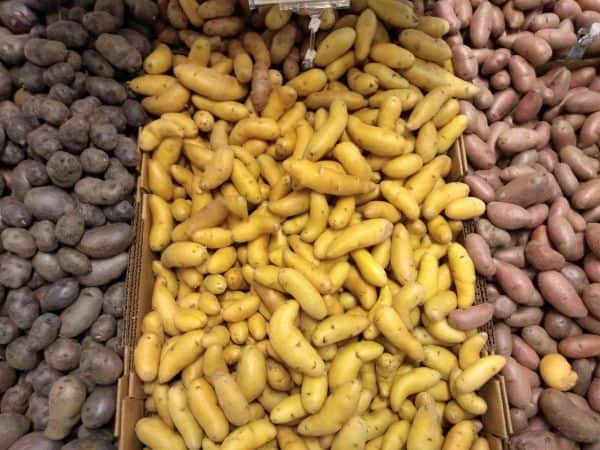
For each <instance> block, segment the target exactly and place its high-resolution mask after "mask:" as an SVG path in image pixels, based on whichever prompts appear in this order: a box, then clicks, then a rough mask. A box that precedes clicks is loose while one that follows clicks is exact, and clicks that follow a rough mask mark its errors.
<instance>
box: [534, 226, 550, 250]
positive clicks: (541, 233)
mask: <svg viewBox="0 0 600 450" xmlns="http://www.w3.org/2000/svg"><path fill="white" fill-rule="evenodd" d="M530 241H531V242H533V241H535V242H540V243H542V244H544V245H548V246H549V245H550V238H549V237H548V229H547V227H546V225H540V226H539V227H537V228H536V229H534V230H533V231H532V232H531V237H530Z"/></svg>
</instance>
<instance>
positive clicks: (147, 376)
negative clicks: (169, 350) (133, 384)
mask: <svg viewBox="0 0 600 450" xmlns="http://www.w3.org/2000/svg"><path fill="white" fill-rule="evenodd" d="M161 346H162V339H161V337H160V336H159V335H156V334H154V333H145V334H143V335H142V336H141V337H140V338H139V340H138V343H137V345H136V347H135V352H134V355H133V360H134V367H135V372H136V374H137V376H138V377H140V380H142V381H144V382H151V381H154V380H155V379H156V377H157V375H158V362H159V358H160V350H161Z"/></svg>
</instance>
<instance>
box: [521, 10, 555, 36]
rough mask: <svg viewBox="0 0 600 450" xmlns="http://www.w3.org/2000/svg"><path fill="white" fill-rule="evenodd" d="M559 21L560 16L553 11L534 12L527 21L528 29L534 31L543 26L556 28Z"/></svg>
mask: <svg viewBox="0 0 600 450" xmlns="http://www.w3.org/2000/svg"><path fill="white" fill-rule="evenodd" d="M559 23H560V17H558V15H557V14H555V13H542V14H539V13H537V14H535V15H534V17H533V18H532V19H531V21H530V22H529V26H528V28H529V30H531V31H533V32H536V31H539V30H542V29H544V28H557V27H558V24H559Z"/></svg>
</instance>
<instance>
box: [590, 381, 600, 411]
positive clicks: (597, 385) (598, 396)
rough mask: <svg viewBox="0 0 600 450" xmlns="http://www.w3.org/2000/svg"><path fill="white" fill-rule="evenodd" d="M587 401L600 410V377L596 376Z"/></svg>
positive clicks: (596, 409)
mask: <svg viewBox="0 0 600 450" xmlns="http://www.w3.org/2000/svg"><path fill="white" fill-rule="evenodd" d="M587 401H588V403H589V404H590V407H591V408H592V409H593V410H594V411H596V412H600V378H594V379H593V380H592V383H591V384H590V387H589V388H588V391H587Z"/></svg>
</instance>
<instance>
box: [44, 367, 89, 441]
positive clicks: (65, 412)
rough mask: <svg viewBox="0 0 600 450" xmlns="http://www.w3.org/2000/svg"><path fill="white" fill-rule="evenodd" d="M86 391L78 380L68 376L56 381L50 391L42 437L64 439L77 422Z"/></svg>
mask: <svg viewBox="0 0 600 450" xmlns="http://www.w3.org/2000/svg"><path fill="white" fill-rule="evenodd" d="M85 397H86V391H85V386H84V384H83V383H82V382H81V381H80V380H79V378H77V377H74V376H71V375H68V376H64V377H62V378H60V379H58V380H57V381H56V382H55V383H54V385H53V386H52V389H51V390H50V395H49V396H48V400H49V402H50V403H49V417H48V426H47V427H46V429H45V430H44V435H45V436H46V437H48V438H50V439H55V440H60V439H63V438H65V437H66V436H67V435H68V434H69V432H70V431H71V428H72V427H73V425H75V423H77V421H78V420H79V411H80V410H81V407H82V406H83V402H84V401H85Z"/></svg>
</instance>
